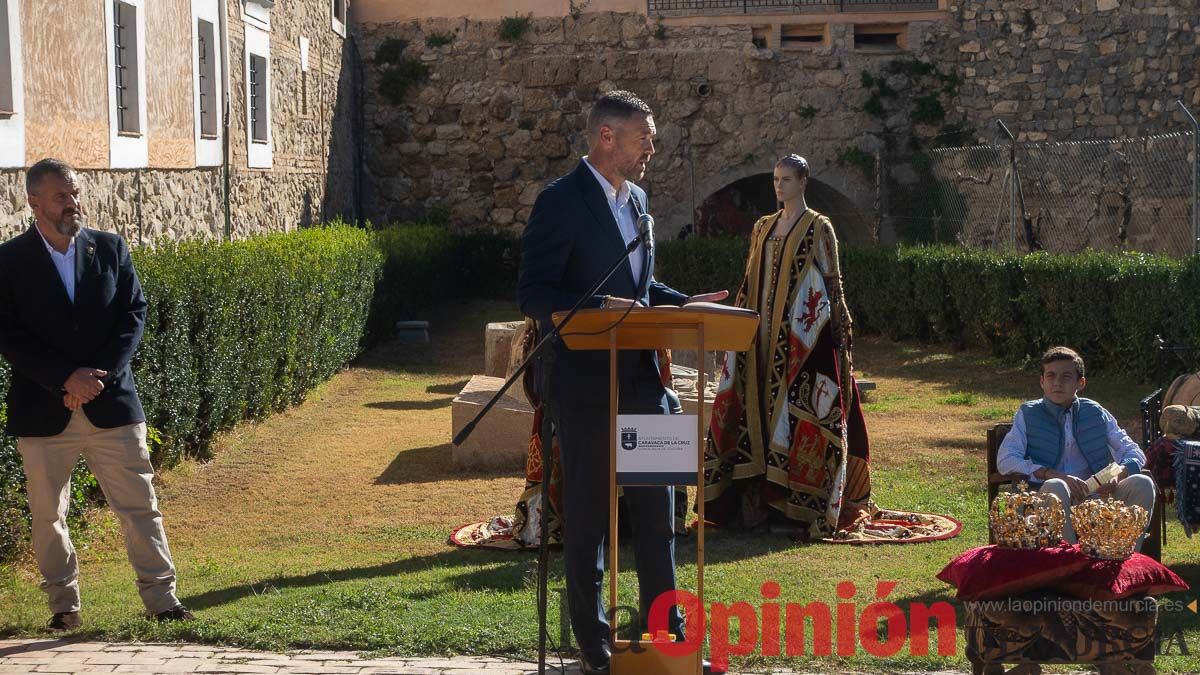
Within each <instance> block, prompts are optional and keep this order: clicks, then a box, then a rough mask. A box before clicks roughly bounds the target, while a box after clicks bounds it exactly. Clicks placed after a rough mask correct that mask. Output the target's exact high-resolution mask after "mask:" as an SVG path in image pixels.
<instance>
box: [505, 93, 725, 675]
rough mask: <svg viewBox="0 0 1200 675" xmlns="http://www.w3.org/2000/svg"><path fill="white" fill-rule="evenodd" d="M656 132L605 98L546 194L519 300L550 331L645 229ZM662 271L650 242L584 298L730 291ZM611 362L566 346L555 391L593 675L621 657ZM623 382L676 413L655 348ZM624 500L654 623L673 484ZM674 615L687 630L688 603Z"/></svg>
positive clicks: (643, 113) (636, 102)
mask: <svg viewBox="0 0 1200 675" xmlns="http://www.w3.org/2000/svg"><path fill="white" fill-rule="evenodd" d="M654 133H655V127H654V117H653V113H652V111H651V110H650V107H649V106H647V105H646V104H645V103H644V102H643V101H641V100H640V99H638V98H637V97H636V96H634V95H633V94H631V93H629V92H625V91H613V92H609V93H607V94H605V95H604V96H602V97H601V98H600V99H599V100H598V101H597V102H596V104H595V105H594V106H593V107H592V110H591V112H590V114H589V115H588V153H589V154H588V155H587V156H585V157H584V158H583V159H582V160H581V161H580V163H579V166H577V167H576V168H575V170H574V171H572V172H571V173H570V174H567V175H566V176H563V177H562V178H559V179H558V180H555V181H554V182H552V183H550V184H549V185H548V186H546V188H545V189H544V190H543V191H542V193H541V194H540V195H539V196H538V198H537V201H536V202H535V203H534V205H533V211H532V212H531V214H530V216H529V222H528V224H527V225H526V226H525V231H524V233H523V234H522V237H521V267H520V277H519V280H518V289H517V296H518V297H517V300H518V302H519V304H520V306H521V312H522V313H523V314H525V315H526V316H529V317H533V318H534V319H536V320H537V322H538V327H539V333H541V334H543V335H544V334H545V333H546V332H548V331H549V330H550V329H551V328H552V327H553V322H552V319H551V315H552V313H554V312H557V311H564V310H568V309H570V308H571V307H573V306H574V305H575V303H576V302H577V301H578V300H579V299H580V297H581V296H582V295H583V294H584V293H586V292H587V291H588V290H589V289H590V288H591V286H592V285H593V284H594V283H595V282H596V281H597V280H598V279H599V278H600V277H601V276H603V274H604V272H605V271H607V269H608V268H609V267H610V266H611V265H612V264H613V262H615V261H616V260H617V259H618V258H619V257H620V256H621V255H622V253H623V252H624V250H625V247H626V245H627V244H628V243H629V242H631V241H633V239H634V238H635V237H637V236H638V233H637V226H636V222H637V218H638V215H640V214H641V213H643V212H644V211H645V209H646V208H647V203H646V193H645V192H644V191H643V190H642V189H641V188H639V187H638V186H636V185H634V184H633V183H632V182H631V181H633V180H639V179H641V177H642V175H643V174H644V172H645V170H646V162H648V161H649V159H650V156H651V155H653V154H654ZM653 271H654V253H653V251H652V250H651V251H646V250H645V249H644V248H641V247H639V248H638V249H637V250H636V251H635V252H634V253H633V255H632V256H631V257H630V261H629V262H628V263H626V264H625V265H624V266H622V267H621V268H619V269H618V270H617V271H616V273H615V274H613V276H612V277H611V278H609V280H608V282H607V283H606V284H605V285H604V286H603V287H602V288H601V289H600V292H599V293H598V294H596V295H594V296H591V297H589V298H587V302H586V304H585V305H584V306H585V307H590V308H599V307H608V308H623V307H629V306H630V305H631V304H637V305H639V306H652V305H683V304H685V303H687V302H700V301H704V302H716V301H720V300H722V299H724V298H725V297H726V296H727V295H728V293H727V292H725V291H719V292H716V293H708V294H704V295H698V296H692V297H689V296H687V295H684V294H683V293H680V292H679V291H676V290H674V289H672V288H669V287H667V286H666V285H664V284H661V283H659V282H658V281H655V280H654V277H653ZM567 332H570V327H569V325H568V327H567ZM608 365H609V363H608V354H607V352H602V351H575V352H573V351H570V350H567V349H565V348H563V347H561V345H560V347H559V350H558V352H557V354H556V355H555V363H554V368H553V372H552V373H551V380H550V383H549V386H550V391H549V392H548V396H549V398H550V399H552V400H553V401H554V409H555V411H556V414H557V419H555V420H554V424H555V431H556V433H557V435H558V438H559V442H560V445H561V448H562V464H563V510H564V514H563V515H564V529H563V544H564V556H565V565H566V577H567V601H568V604H569V610H570V617H571V627H572V629H573V630H574V633H575V639H576V640H577V641H578V643H579V646H580V651H581V653H582V657H581V659H580V660H581V662H582V666H583V669H584V672H585V673H604V672H608V667H609V660H610V656H611V644H610V635H609V634H610V624H609V620H608V617H607V615H606V612H605V609H604V602H603V599H602V597H601V587H602V581H603V576H604V541H605V538H606V535H607V528H608V476H609V448H608V441H609V428H608V424H609V388H608ZM618 383H619V385H618V386H619V396H620V400H619V404H618V408H619V412H620V413H622V414H667V413H669V411H670V408H669V407H668V403H667V397H666V390H665V388H664V387H663V385H662V381H661V379H660V377H659V369H658V360H657V356H656V354H655V352H653V351H624V352H621V353H620V355H619V357H618ZM624 497H625V500H626V506H627V508H628V511H629V514H630V520H631V521H632V522H631V525H632V529H633V544H634V553H635V557H636V562H637V570H638V591H639V600H640V605H641V620H642V621H643V625H644V622H645V621H646V615H647V612H648V610H649V608H650V605H651V603H653V601H654V599H655V598H657V597H658V596H659V595H661V594H663V593H666V592H669V591H672V590H674V589H675V545H674V530H673V520H674V515H673V514H674V511H673V509H672V503H671V502H672V490H671V489H670V488H668V487H626V488H625V491H624ZM668 622H669V624H670V629H671V631H672V632H674V633H676V634H677V635H678V636H680V637H682V636H683V620H682V617H681V616H680V613H679V609H678V608H677V607H675V608H672V610H671V611H670V613H669V616H668ZM697 637H700V636H697Z"/></svg>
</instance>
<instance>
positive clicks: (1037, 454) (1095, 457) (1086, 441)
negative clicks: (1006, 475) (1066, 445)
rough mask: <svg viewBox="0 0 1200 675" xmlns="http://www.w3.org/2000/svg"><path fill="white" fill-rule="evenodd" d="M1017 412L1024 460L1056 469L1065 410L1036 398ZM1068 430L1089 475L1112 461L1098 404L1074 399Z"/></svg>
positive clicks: (1101, 410) (1060, 456) (1061, 443)
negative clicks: (1020, 418)
mask: <svg viewBox="0 0 1200 675" xmlns="http://www.w3.org/2000/svg"><path fill="white" fill-rule="evenodd" d="M1021 410H1022V411H1024V417H1025V436H1026V441H1027V442H1026V446H1025V448H1026V449H1025V456H1026V458H1028V459H1030V460H1032V461H1034V462H1036V463H1037V464H1040V465H1042V466H1046V467H1051V468H1053V467H1056V466H1058V460H1059V459H1061V458H1062V453H1063V442H1064V441H1063V415H1065V414H1066V412H1067V409H1066V408H1063V407H1061V406H1058V405H1055V404H1054V403H1052V402H1050V401H1048V400H1046V399H1044V398H1040V399H1038V400H1036V401H1028V402H1026V403H1023V404H1021ZM1071 426H1072V427H1073V433H1074V435H1075V444H1076V445H1078V446H1079V451H1080V452H1082V453H1083V458H1084V459H1086V460H1087V463H1088V468H1089V469H1091V470H1092V473H1093V474H1094V473H1096V472H1097V471H1099V470H1100V469H1103V468H1104V467H1106V466H1108V465H1109V463H1110V462H1112V461H1113V456H1112V451H1110V450H1109V449H1108V429H1107V425H1106V424H1105V423H1104V408H1101V407H1100V404H1099V403H1096V402H1095V401H1093V400H1091V399H1089V398H1078V397H1077V398H1076V399H1075V402H1074V403H1072V404H1071Z"/></svg>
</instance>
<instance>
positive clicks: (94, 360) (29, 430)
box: [0, 226, 146, 436]
mask: <svg viewBox="0 0 1200 675" xmlns="http://www.w3.org/2000/svg"><path fill="white" fill-rule="evenodd" d="M145 323H146V299H145V297H144V296H143V295H142V285H141V284H140V283H139V282H138V278H137V273H136V272H135V271H134V269H133V260H131V259H130V257H129V249H128V248H126V246H125V242H124V241H123V240H122V239H121V237H119V236H117V235H115V234H109V233H107V232H99V231H97V230H89V229H86V228H85V229H82V230H80V231H79V233H78V234H77V235H76V236H75V302H74V303H72V302H71V301H70V299H69V298H68V297H67V290H66V288H65V287H64V286H63V283H62V279H60V278H59V276H58V271H57V270H56V269H55V267H54V263H53V262H52V261H51V260H50V253H49V252H48V251H47V250H46V245H45V242H44V240H43V239H42V237H41V235H40V234H39V233H38V231H37V227H36V226H33V227H30V228H29V230H27V231H26V232H25V233H24V234H22V235H19V236H17V237H15V238H13V239H12V240H10V241H8V242H5V243H4V244H2V245H0V356H3V357H4V360H6V361H8V363H9V365H10V366H12V387H11V388H10V389H9V391H8V399H7V403H8V424H7V427H6V430H7V431H8V433H9V434H11V435H13V436H54V435H56V434H59V433H61V432H62V430H63V429H65V428H66V426H67V422H69V421H70V418H71V411H70V410H68V409H67V408H66V406H64V405H63V400H62V399H63V388H62V387H63V384H64V383H65V382H66V381H67V378H68V377H69V376H70V375H71V373H72V372H74V371H75V369H76V368H83V367H87V368H100V369H102V370H107V371H108V376H107V377H106V378H105V379H104V391H103V392H102V393H101V394H100V395H99V396H97V397H96V398H95V399H94V400H92V401H91V402H90V403H88V404H86V405H84V406H83V411H84V413H85V414H86V415H87V417H88V419H89V420H90V421H91V422H92V424H94V425H96V426H97V427H100V428H105V429H111V428H113V427H119V426H123V425H126V424H134V423H136V422H144V421H145V420H146V415H145V413H144V412H142V403H141V401H140V400H138V395H137V391H136V390H135V389H134V384H133V373H132V371H131V370H130V368H129V362H130V360H131V359H132V358H133V354H134V352H135V351H137V346H138V342H139V341H141V339H142V329H143V327H144V326H145Z"/></svg>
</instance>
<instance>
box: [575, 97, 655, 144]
mask: <svg viewBox="0 0 1200 675" xmlns="http://www.w3.org/2000/svg"><path fill="white" fill-rule="evenodd" d="M653 114H654V111H653V110H651V109H650V106H648V105H646V102H645V101H643V100H642V99H640V98H638V97H637V96H636V95H635V94H634V93H633V92H629V91H625V90H623V89H617V90H615V91H610V92H607V93H605V94H604V95H603V96H601V97H600V99H599V100H598V101H596V103H595V105H593V106H592V109H591V111H590V112H589V113H588V121H587V126H588V133H589V134H595V133H597V132H599V131H600V127H601V126H604V125H606V124H607V125H610V126H611V125H612V123H613V122H616V121H623V120H627V119H629V118H630V117H632V116H634V115H653Z"/></svg>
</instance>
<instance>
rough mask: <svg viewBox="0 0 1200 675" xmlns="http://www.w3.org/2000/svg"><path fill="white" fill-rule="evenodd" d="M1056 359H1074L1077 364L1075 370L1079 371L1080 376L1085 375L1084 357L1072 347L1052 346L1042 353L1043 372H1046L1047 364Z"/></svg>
mask: <svg viewBox="0 0 1200 675" xmlns="http://www.w3.org/2000/svg"><path fill="white" fill-rule="evenodd" d="M1055 361H1072V362H1074V364H1075V370H1076V371H1077V372H1078V373H1079V377H1083V374H1084V368H1083V357H1082V356H1080V355H1079V352H1077V351H1075V350H1074V349H1071V348H1070V347H1051V348H1050V349H1047V350H1046V353H1045V354H1042V374H1043V375H1045V374H1046V364H1047V363H1054V362H1055Z"/></svg>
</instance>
